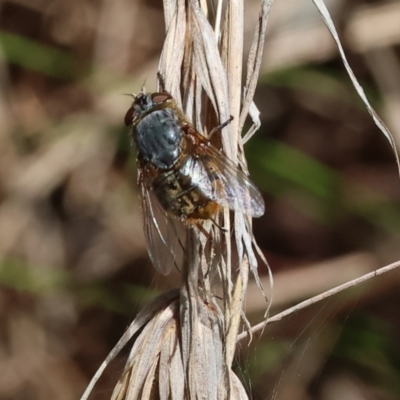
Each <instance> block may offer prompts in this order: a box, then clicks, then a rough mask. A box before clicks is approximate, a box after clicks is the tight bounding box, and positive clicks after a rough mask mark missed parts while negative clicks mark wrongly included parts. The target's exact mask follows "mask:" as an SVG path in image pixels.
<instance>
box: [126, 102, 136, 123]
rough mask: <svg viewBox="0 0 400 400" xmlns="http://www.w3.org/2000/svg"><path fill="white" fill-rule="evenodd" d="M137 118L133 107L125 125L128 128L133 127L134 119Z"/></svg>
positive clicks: (127, 113)
mask: <svg viewBox="0 0 400 400" xmlns="http://www.w3.org/2000/svg"><path fill="white" fill-rule="evenodd" d="M135 117H136V111H135V110H134V108H133V107H131V108H130V109H129V110H128V111H127V112H126V114H125V119H124V121H125V125H126V126H131V125H132V121H133V119H134V118H135Z"/></svg>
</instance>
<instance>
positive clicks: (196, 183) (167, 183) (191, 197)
mask: <svg viewBox="0 0 400 400" xmlns="http://www.w3.org/2000/svg"><path fill="white" fill-rule="evenodd" d="M201 167H202V166H201V165H200V163H198V162H197V161H196V159H195V158H193V157H191V156H188V157H186V158H185V159H184V160H183V161H182V162H181V163H180V164H179V166H178V167H177V168H176V169H174V170H171V171H168V172H164V173H162V174H161V175H160V176H159V177H158V178H157V179H156V180H155V181H154V182H153V188H154V191H155V193H156V196H157V198H158V200H159V201H160V203H161V205H162V206H163V207H164V209H165V210H166V211H167V212H170V213H172V214H173V215H175V216H176V217H179V218H180V219H182V220H185V219H186V218H197V219H207V218H210V216H211V215H212V214H213V213H214V212H215V210H216V208H218V205H217V204H216V203H215V201H214V200H213V198H212V184H211V182H210V180H209V177H208V175H207V173H206V171H203V172H204V173H202V171H201Z"/></svg>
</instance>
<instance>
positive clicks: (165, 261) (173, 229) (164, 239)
mask: <svg viewBox="0 0 400 400" xmlns="http://www.w3.org/2000/svg"><path fill="white" fill-rule="evenodd" d="M138 182H139V186H140V189H141V195H140V200H141V208H142V218H143V230H144V235H145V238H146V243H147V251H148V253H149V257H150V259H151V261H152V263H153V265H154V266H155V267H156V269H157V270H158V271H159V272H160V273H161V274H163V275H168V274H169V273H170V271H171V269H172V267H173V266H176V267H177V268H180V267H181V265H182V261H183V248H184V247H183V246H184V244H185V243H184V241H185V238H184V227H183V226H182V223H181V222H180V221H179V220H178V219H176V218H173V217H169V216H168V215H167V214H166V212H165V211H164V210H163V209H162V208H161V205H160V203H159V202H158V200H157V198H156V197H155V195H154V193H153V192H152V191H151V190H149V189H148V188H147V185H146V184H145V182H144V179H143V174H142V172H139V177H138Z"/></svg>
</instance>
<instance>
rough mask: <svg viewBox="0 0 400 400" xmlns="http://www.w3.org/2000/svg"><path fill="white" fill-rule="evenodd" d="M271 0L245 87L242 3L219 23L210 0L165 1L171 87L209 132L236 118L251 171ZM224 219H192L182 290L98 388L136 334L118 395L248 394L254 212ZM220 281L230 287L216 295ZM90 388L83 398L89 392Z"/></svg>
mask: <svg viewBox="0 0 400 400" xmlns="http://www.w3.org/2000/svg"><path fill="white" fill-rule="evenodd" d="M269 7H270V2H268V1H264V2H262V8H261V12H260V16H259V21H258V25H257V29H256V33H255V38H254V44H253V46H252V51H251V54H250V58H249V60H248V64H247V69H248V71H247V77H248V78H247V84H248V86H249V87H248V88H247V90H245V89H244V87H243V83H242V64H243V59H242V54H243V11H244V2H243V1H229V2H223V1H217V4H216V7H215V9H216V10H217V12H216V14H215V20H214V24H215V25H214V26H212V24H211V22H210V21H211V19H212V17H213V15H210V14H211V13H209V9H210V10H211V9H213V7H208V3H207V2H206V1H202V2H199V1H198V0H186V1H185V0H164V12H165V21H166V39H165V43H164V47H163V52H162V55H161V58H160V63H159V73H160V75H161V76H162V77H163V79H164V81H165V87H166V89H167V90H168V91H169V92H170V93H171V94H172V96H173V97H174V98H175V99H176V101H177V104H178V105H179V106H180V107H181V108H182V109H183V111H184V112H185V114H186V116H187V117H188V119H189V120H190V121H191V122H192V123H193V125H194V126H195V127H196V129H197V130H198V131H199V132H202V133H203V134H204V135H207V133H208V132H210V131H211V130H212V129H213V128H214V127H215V126H217V125H219V124H220V123H223V122H225V121H228V120H229V119H230V116H233V121H232V123H231V124H228V125H227V126H226V127H225V128H224V129H223V131H222V134H221V137H220V146H221V147H222V151H223V152H225V154H226V155H227V156H228V157H229V158H230V159H231V160H232V161H233V162H235V163H236V164H238V165H240V166H241V168H243V169H244V170H246V162H245V158H244V153H243V147H242V145H243V143H242V135H241V129H242V127H243V124H244V120H245V118H246V116H247V114H248V111H249V110H252V114H251V115H257V112H256V107H255V105H254V104H253V95H254V90H255V82H256V81H257V77H258V72H259V69H260V63H261V56H262V48H263V36H264V34H265V28H266V21H267V17H268V12H269ZM222 16H223V17H222ZM255 124H256V126H257V121H255ZM253 131H254V127H253ZM217 223H218V225H220V226H223V227H224V231H222V230H221V229H220V228H218V227H217V226H216V224H215V223H211V222H210V221H206V222H204V223H203V225H202V229H201V231H200V230H199V229H198V228H197V227H187V232H186V238H187V239H186V243H185V262H184V266H183V271H182V278H183V280H182V285H181V289H180V290H179V297H178V296H177V294H176V292H173V293H172V294H170V295H169V296H168V295H164V296H163V297H162V298H159V299H156V300H155V302H154V303H153V305H151V306H149V308H148V309H147V311H144V312H141V313H140V314H139V316H138V317H137V318H136V319H135V321H134V322H133V324H132V327H131V328H130V329H129V333H128V332H127V333H126V334H125V335H124V337H123V338H122V339H121V340H120V342H119V343H118V344H117V346H116V348H115V349H114V350H113V352H112V353H111V354H110V355H109V357H108V358H107V360H106V362H105V363H103V365H102V367H101V369H100V370H99V371H98V373H97V374H96V377H95V378H94V381H92V383H91V386H90V388H92V387H93V384H94V382H95V380H96V379H98V377H99V375H100V374H101V373H102V371H103V369H104V367H105V366H106V365H107V363H108V362H109V361H110V360H111V358H112V357H115V355H116V354H117V352H118V351H119V350H120V349H121V347H122V346H123V345H124V344H126V342H127V341H128V340H129V338H131V337H132V335H134V334H138V336H137V337H136V339H135V343H134V345H133V347H132V350H131V354H130V357H129V359H128V361H127V364H126V367H125V370H124V373H123V375H122V377H121V379H120V381H119V382H118V384H117V386H116V387H115V389H114V393H113V396H112V399H113V400H128V399H138V398H140V399H156V398H157V399H158V398H160V399H182V398H185V399H192V398H193V399H197V398H202V399H247V398H248V397H247V395H246V392H245V390H244V388H243V386H242V384H241V383H240V381H239V379H238V378H237V377H236V376H235V374H234V373H233V371H232V369H231V367H232V362H233V357H234V353H235V348H236V342H237V335H238V330H239V326H240V321H241V320H243V318H244V317H243V315H244V314H243V301H244V298H245V293H246V288H247V282H248V279H249V274H250V272H252V273H253V275H254V276H255V278H256V280H257V282H259V278H258V274H257V259H256V256H255V254H254V250H253V243H254V239H253V234H252V229H251V219H250V218H249V217H246V216H244V215H243V214H241V213H235V214H234V220H233V221H232V220H231V214H230V212H229V210H228V209H225V210H224V212H223V213H221V215H219V216H218V219H217ZM231 227H233V228H234V240H233V242H232V238H231V234H230V232H231ZM233 260H235V261H233ZM216 283H217V284H218V286H221V287H222V293H219V296H220V297H221V298H222V301H218V302H217V300H216V296H215V293H214V290H215V287H216ZM260 287H261V285H260ZM244 321H245V322H246V320H244ZM139 330H141V331H140V333H138V332H139ZM90 388H88V391H87V392H86V394H85V395H84V396H83V397H82V400H84V399H87V398H88V393H90V390H91V389H90Z"/></svg>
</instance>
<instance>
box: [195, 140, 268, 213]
mask: <svg viewBox="0 0 400 400" xmlns="http://www.w3.org/2000/svg"><path fill="white" fill-rule="evenodd" d="M201 140H202V141H203V144H202V145H201V146H199V149H201V150H199V152H201V155H200V154H199V157H198V159H197V162H199V163H203V164H204V165H203V167H202V169H203V170H205V171H207V174H208V177H209V182H208V183H207V184H205V185H204V190H205V192H206V193H209V195H210V199H211V200H214V201H216V202H217V203H218V204H220V205H222V206H228V207H229V208H230V209H231V210H234V211H239V212H242V213H243V214H246V215H249V216H251V217H261V216H262V215H263V214H264V211H265V205H264V200H263V198H262V195H261V193H260V192H259V190H258V189H257V188H256V186H255V185H254V183H253V182H251V180H250V179H249V178H248V176H247V175H245V174H244V173H243V172H242V171H241V170H240V169H239V168H238V167H237V166H236V165H235V164H234V163H233V162H232V161H231V160H229V158H228V157H226V156H225V155H224V154H222V153H221V152H220V151H218V150H217V149H216V148H215V147H214V146H212V145H210V144H209V143H208V142H207V141H206V140H205V139H204V138H203V137H201ZM210 183H211V188H212V189H211V190H210Z"/></svg>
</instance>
